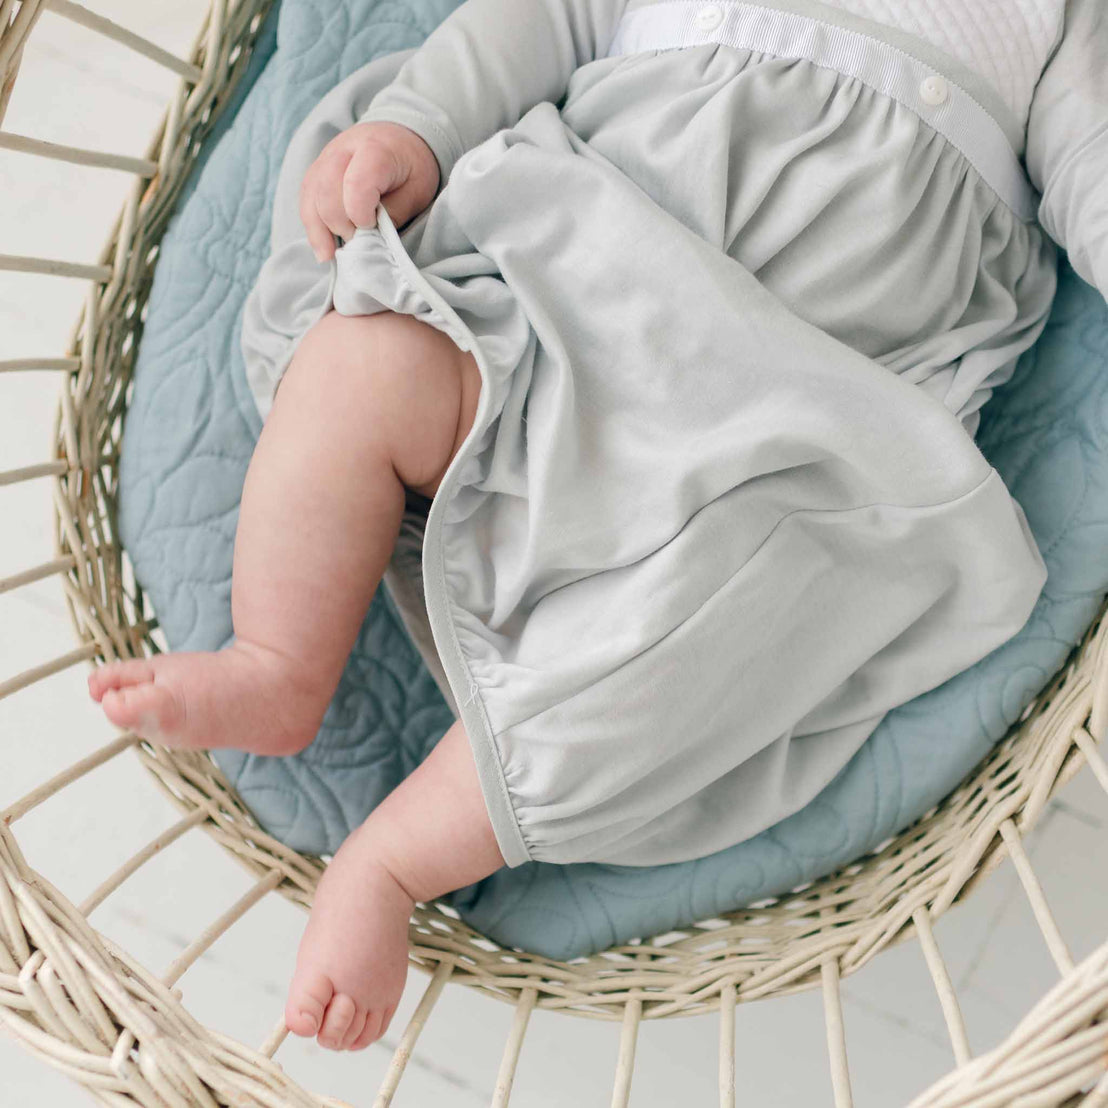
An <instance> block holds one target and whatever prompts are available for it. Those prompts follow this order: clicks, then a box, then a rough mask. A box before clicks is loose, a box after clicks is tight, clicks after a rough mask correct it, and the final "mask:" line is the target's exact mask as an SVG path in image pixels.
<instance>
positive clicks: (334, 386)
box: [279, 309, 481, 497]
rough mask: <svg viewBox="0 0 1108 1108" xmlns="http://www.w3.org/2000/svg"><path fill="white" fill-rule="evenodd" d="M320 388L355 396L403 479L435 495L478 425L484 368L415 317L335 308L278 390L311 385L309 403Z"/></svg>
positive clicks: (352, 406) (308, 335)
mask: <svg viewBox="0 0 1108 1108" xmlns="http://www.w3.org/2000/svg"><path fill="white" fill-rule="evenodd" d="M319 389H327V390H331V391H332V401H334V400H335V399H336V398H348V399H349V406H348V407H345V409H344V410H346V412H347V414H348V415H350V416H351V417H355V418H361V419H362V420H363V421H364V426H365V433H366V435H367V436H372V437H373V438H374V439H376V440H377V444H378V445H379V446H380V449H381V451H382V452H383V453H384V455H385V456H386V457H387V458H388V460H389V461H390V462H391V463H392V467H393V470H394V472H395V473H396V476H397V478H398V479H399V481H400V482H401V483H402V484H403V485H404V486H405V487H406V488H409V489H412V490H414V491H415V492H418V493H422V494H423V495H424V496H429V497H433V496H434V495H435V493H436V492H437V491H438V487H439V483H440V482H441V480H442V477H443V475H444V474H445V472H446V470H447V468H448V467H449V465H450V463H451V461H453V459H454V456H455V455H456V454H457V452H458V449H459V448H460V447H461V445H462V443H463V442H464V441H465V439H466V436H467V435H468V434H469V431H470V429H471V428H472V426H473V421H474V417H475V415H476V412H477V402H478V399H479V398H480V394H481V373H480V370H479V369H478V368H477V362H476V360H475V358H474V356H473V355H472V354H471V353H469V352H467V351H463V350H461V349H460V348H459V347H458V346H457V344H456V343H455V342H454V340H453V339H451V338H450V337H449V336H448V335H447V334H445V333H444V332H442V331H440V330H438V329H437V328H436V327H433V326H432V325H431V324H429V323H425V322H424V321H423V320H420V319H417V318H416V317H414V316H411V315H406V314H404V313H401V312H393V311H387V310H386V311H381V312H376V313H374V314H372V315H343V314H342V313H340V312H337V311H335V310H334V309H332V310H331V311H329V312H327V314H326V315H325V316H323V318H322V319H320V320H319V321H318V322H317V323H316V324H315V325H314V326H312V327H311V328H310V329H309V330H308V331H306V332H305V334H304V336H303V338H302V339H301V340H300V343H299V344H298V346H297V349H296V353H295V354H294V356H293V359H292V361H291V363H290V364H289V368H288V371H287V372H286V374H285V377H284V378H283V379H282V382H281V385H280V389H279V391H285V392H286V393H287V392H291V391H296V392H301V391H302V390H304V399H305V401H306V402H309V403H310V400H309V399H308V396H307V393H308V392H310V391H314V390H319ZM336 394H337V395H336ZM282 399H285V400H287V399H288V397H287V396H286V397H283V398H282Z"/></svg>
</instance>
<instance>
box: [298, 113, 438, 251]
mask: <svg viewBox="0 0 1108 1108" xmlns="http://www.w3.org/2000/svg"><path fill="white" fill-rule="evenodd" d="M438 187H439V163H438V161H437V160H436V158H435V155H434V153H433V152H432V151H431V148H430V147H429V146H428V145H427V143H426V142H424V141H423V139H422V138H420V137H419V135H417V134H416V133H415V131H412V130H409V128H407V127H404V126H401V125H400V124H399V123H383V122H382V123H356V124H354V126H353V127H349V128H347V129H346V130H345V131H343V132H342V133H341V134H339V135H336V136H335V137H334V138H333V139H331V141H330V142H329V143H327V145H326V146H325V147H324V148H323V150H322V151H320V154H319V157H318V158H316V160H315V161H314V162H312V164H311V166H310V167H309V168H308V172H307V173H306V174H304V182H303V184H302V185H301V186H300V219H301V221H302V222H303V224H304V226H305V228H306V229H307V232H308V242H310V243H311V245H312V249H313V250H314V251H315V255H316V257H317V258H318V259H319V260H320V261H321V262H324V261H327V259H328V258H331V257H332V256H333V255H334V253H335V240H334V238H333V234H334V235H339V236H340V237H341V238H342V239H344V240H349V239H350V238H351V237H352V236H353V234H354V231H355V229H356V228H358V227H375V226H376V225H377V204H378V202H381V203H383V204H384V205H385V211H387V212H388V213H389V216H390V218H391V219H392V221H393V223H395V224H396V226H397V227H398V228H399V227H402V226H403V225H404V224H405V223H407V222H408V221H409V220H410V219H412V218H413V217H414V216H417V215H418V214H419V213H420V212H421V211H423V209H424V208H426V207H427V205H428V204H430V203H431V201H432V200H433V199H434V197H435V193H436V191H437V190H438Z"/></svg>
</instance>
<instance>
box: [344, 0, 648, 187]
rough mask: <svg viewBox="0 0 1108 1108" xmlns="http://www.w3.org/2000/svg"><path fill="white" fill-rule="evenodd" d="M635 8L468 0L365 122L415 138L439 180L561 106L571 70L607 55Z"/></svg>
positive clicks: (376, 101)
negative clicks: (531, 114) (465, 157)
mask: <svg viewBox="0 0 1108 1108" xmlns="http://www.w3.org/2000/svg"><path fill="white" fill-rule="evenodd" d="M626 2H627V0H465V3H463V4H462V5H461V7H459V8H456V9H455V10H454V11H453V12H452V13H451V14H450V15H449V16H448V17H447V18H446V19H445V20H444V21H443V22H442V23H441V24H439V26H438V27H437V28H436V29H435V30H434V31H433V32H432V33H431V35H430V36H429V37H428V39H427V41H426V42H424V43H423V45H422V46H421V47H420V48H419V50H417V51H416V53H415V54H413V55H412V57H411V58H409V59H408V61H407V62H406V63H405V64H404V66H403V67H402V68H401V70H400V72H399V73H398V74H397V76H396V78H395V79H394V80H393V81H392V82H391V83H390V84H389V85H387V86H386V87H385V88H383V89H382V90H381V91H380V92H379V93H377V95H376V96H375V97H374V98H373V99H372V100H371V101H370V104H369V107H368V108H367V109H366V111H365V112H364V113H363V114H362V116H361V117H360V118H361V121H362V122H366V121H376V120H385V121H388V122H392V123H400V124H403V125H404V126H405V127H408V128H410V129H411V130H413V131H415V132H416V134H418V135H419V136H420V137H421V138H422V139H423V140H424V141H425V142H426V143H427V145H428V146H430V148H431V149H432V150H433V151H434V154H435V157H436V159H437V160H438V163H439V170H440V173H441V180H442V181H443V182H445V181H446V178H447V177H448V176H449V175H450V170H451V169H452V168H453V165H454V162H455V161H457V159H458V158H459V157H460V156H461V155H462V153H463V152H464V151H466V150H469V149H471V148H472V147H474V146H477V145H478V144H479V143H481V142H482V141H484V140H485V139H486V138H488V137H489V136H490V135H493V134H495V133H496V132H497V131H499V130H501V129H502V128H504V127H510V126H511V125H512V124H513V123H515V122H517V121H518V120H519V119H520V117H521V116H523V115H524V114H526V112H527V111H528V110H530V109H531V108H533V107H534V106H535V105H536V104H539V103H542V102H543V101H544V100H551V101H554V102H557V101H558V100H560V99H561V97H562V96H563V95H564V93H565V91H566V87H567V85H568V84H569V79H570V76H571V75H572V73H573V71H574V70H575V69H577V68H578V67H579V66H581V65H584V64H585V63H586V62H589V61H592V60H593V59H595V58H597V57H601V56H602V55H603V54H605V53H606V51H607V49H608V45H609V43H610V42H611V39H612V35H613V34H614V33H615V27H616V23H617V22H618V20H619V16H620V15H621V14H622V12H623V9H624V7H625V5H626Z"/></svg>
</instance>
